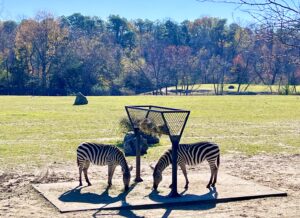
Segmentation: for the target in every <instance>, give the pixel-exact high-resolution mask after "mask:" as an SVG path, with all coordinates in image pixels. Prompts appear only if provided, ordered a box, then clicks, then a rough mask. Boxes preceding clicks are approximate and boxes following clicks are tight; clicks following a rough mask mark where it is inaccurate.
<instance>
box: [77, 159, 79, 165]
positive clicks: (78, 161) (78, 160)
mask: <svg viewBox="0 0 300 218" xmlns="http://www.w3.org/2000/svg"><path fill="white" fill-rule="evenodd" d="M77 166H78V167H79V158H78V157H77Z"/></svg>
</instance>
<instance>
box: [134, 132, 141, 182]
mask: <svg viewBox="0 0 300 218" xmlns="http://www.w3.org/2000/svg"><path fill="white" fill-rule="evenodd" d="M134 133H135V137H136V147H135V149H136V150H135V151H136V158H135V162H136V164H135V165H136V174H135V180H134V181H135V182H142V181H143V179H142V178H141V136H140V130H139V128H134Z"/></svg>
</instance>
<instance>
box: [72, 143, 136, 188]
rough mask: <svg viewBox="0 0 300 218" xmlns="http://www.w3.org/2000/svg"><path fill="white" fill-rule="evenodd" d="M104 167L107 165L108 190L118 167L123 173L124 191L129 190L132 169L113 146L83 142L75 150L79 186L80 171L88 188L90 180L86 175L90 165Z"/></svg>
mask: <svg viewBox="0 0 300 218" xmlns="http://www.w3.org/2000/svg"><path fill="white" fill-rule="evenodd" d="M91 162H92V163H93V164H96V165H100V166H104V165H108V188H109V187H111V185H112V177H113V174H114V171H115V168H116V167H117V166H118V165H120V166H121V168H122V172H123V183H124V187H125V190H126V191H127V190H128V188H129V182H130V171H131V170H132V167H130V168H129V167H128V165H127V161H126V159H125V156H124V154H123V153H122V152H121V151H120V149H119V148H117V147H116V146H114V145H104V144H97V143H89V142H84V143H82V144H80V145H79V146H78V148H77V165H78V167H79V186H82V179H81V178H82V177H81V175H82V171H83V173H84V177H85V180H86V182H87V184H88V185H89V186H90V185H92V184H91V183H90V180H89V178H88V175H87V171H88V168H89V166H90V163H91Z"/></svg>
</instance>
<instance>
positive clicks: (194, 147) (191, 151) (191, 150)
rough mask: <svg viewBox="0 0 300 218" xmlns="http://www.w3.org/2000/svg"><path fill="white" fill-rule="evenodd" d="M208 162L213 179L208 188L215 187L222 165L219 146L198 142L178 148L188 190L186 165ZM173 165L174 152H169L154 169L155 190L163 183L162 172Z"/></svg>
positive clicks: (211, 178) (181, 145)
mask: <svg viewBox="0 0 300 218" xmlns="http://www.w3.org/2000/svg"><path fill="white" fill-rule="evenodd" d="M204 160H207V161H208V163H209V166H210V170H211V177H210V180H209V183H208V184H207V186H206V187H207V188H210V187H215V184H216V182H217V175H218V169H219V165H220V149H219V146H218V145H217V144H214V143H211V142H198V143H193V144H180V145H179V146H178V159H177V164H178V165H179V166H180V168H181V170H182V172H183V175H184V177H185V182H186V183H185V187H184V188H185V189H188V185H189V180H188V177H187V171H186V165H196V164H200V163H201V162H202V161H204ZM171 163H172V150H171V149H169V150H167V151H166V152H165V153H164V154H163V155H162V156H161V157H160V158H159V160H158V162H157V164H156V166H155V167H152V166H150V167H151V168H152V169H153V189H154V190H157V187H158V185H159V183H160V182H161V181H162V172H163V171H164V169H165V168H166V167H167V166H168V165H169V164H171ZM171 187H172V185H170V188H171Z"/></svg>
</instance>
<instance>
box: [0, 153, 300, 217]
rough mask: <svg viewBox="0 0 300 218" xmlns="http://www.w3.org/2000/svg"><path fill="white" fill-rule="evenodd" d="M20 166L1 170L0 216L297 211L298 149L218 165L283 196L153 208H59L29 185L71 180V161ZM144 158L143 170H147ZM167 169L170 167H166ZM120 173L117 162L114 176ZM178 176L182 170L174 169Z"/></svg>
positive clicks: (229, 158) (103, 175)
mask: <svg viewBox="0 0 300 218" xmlns="http://www.w3.org/2000/svg"><path fill="white" fill-rule="evenodd" d="M25 168H26V167H25V166H19V167H16V168H14V169H9V170H8V169H2V170H1V171H0V217H53V216H55V217H75V216H76V217H106V216H107V217H111V216H113V217H182V216H184V217H199V216H201V217H299V216H300V193H299V190H300V155H299V154H297V155H256V156H252V157H249V156H244V155H240V154H232V155H225V156H223V157H222V159H221V169H220V170H222V171H224V172H225V173H228V174H230V175H233V176H237V177H240V178H243V179H246V180H251V181H255V182H257V183H259V184H262V185H266V186H270V187H272V188H275V189H278V190H281V191H285V192H287V193H288V197H281V198H266V199H259V200H250V201H242V202H230V203H224V204H217V205H215V207H211V205H208V204H206V205H193V206H188V207H172V208H162V209H152V210H132V211H87V212H76V213H65V214H61V213H59V212H58V211H57V210H56V209H55V208H54V207H53V206H52V205H51V204H50V203H49V202H48V201H46V200H45V199H44V198H42V197H41V196H40V195H39V194H38V193H37V192H36V191H35V190H34V189H33V188H32V187H31V184H32V183H49V182H64V181H76V180H77V177H78V172H77V168H76V165H75V164H71V163H69V164H63V163H56V162H55V163H50V164H49V165H48V166H44V167H42V168H37V167H33V168H31V169H30V170H28V169H27V170H25ZM208 170H209V169H208V167H207V164H205V163H204V164H202V165H200V166H197V167H189V168H188V173H189V172H190V173H192V171H193V173H196V172H200V173H201V172H204V171H208ZM151 173H152V171H151V170H150V168H149V167H148V163H143V166H142V175H148V176H150V175H151ZM165 173H167V174H171V168H168V170H167V171H165ZM89 174H90V177H91V181H95V180H99V179H103V180H106V179H107V168H106V167H98V166H92V167H91V170H90V172H89ZM119 176H121V172H120V169H119V168H117V170H116V173H115V175H114V177H119ZM179 176H182V174H181V172H179Z"/></svg>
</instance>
